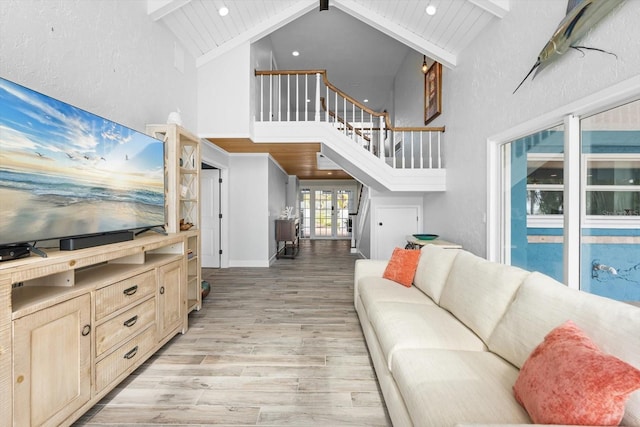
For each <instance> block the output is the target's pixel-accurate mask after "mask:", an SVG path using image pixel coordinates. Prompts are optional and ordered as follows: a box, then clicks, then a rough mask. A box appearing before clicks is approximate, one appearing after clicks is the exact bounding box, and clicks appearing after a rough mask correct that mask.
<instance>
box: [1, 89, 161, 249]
mask: <svg viewBox="0 0 640 427" xmlns="http://www.w3.org/2000/svg"><path fill="white" fill-rule="evenodd" d="M164 194H165V193H164V143H163V142H162V141H160V140H158V139H155V138H152V137H150V136H148V135H146V134H144V133H142V132H138V131H135V130H133V129H130V128H127V127H125V126H122V125H120V124H118V123H114V122H113V121H110V120H107V119H105V118H102V117H99V116H97V115H95V114H92V113H89V112H87V111H84V110H81V109H79V108H76V107H74V106H72V105H69V104H67V103H65V102H62V101H59V100H56V99H54V98H51V97H49V96H47V95H44V94H42V93H39V92H36V91H34V90H31V89H28V88H26V87H24V86H21V85H18V84H16V83H13V82H11V81H8V80H6V79H3V78H0V247H5V246H11V245H20V244H27V245H32V246H35V243H36V242H39V241H52V240H54V241H55V240H57V239H61V241H62V240H64V239H67V238H73V237H89V236H93V237H97V236H103V235H109V234H110V233H116V234H117V233H118V232H120V233H121V234H122V233H123V232H124V233H125V234H131V235H132V234H133V232H136V231H140V230H143V229H151V228H157V227H162V226H163V225H164V224H165V209H164ZM67 240H68V239H67ZM89 240H90V241H93V242H98V243H95V244H103V243H100V242H101V240H100V239H97V240H96V239H93V240H91V239H89ZM102 242H108V239H107V240H106V241H102ZM60 246H61V249H74V248H68V247H62V245H60Z"/></svg>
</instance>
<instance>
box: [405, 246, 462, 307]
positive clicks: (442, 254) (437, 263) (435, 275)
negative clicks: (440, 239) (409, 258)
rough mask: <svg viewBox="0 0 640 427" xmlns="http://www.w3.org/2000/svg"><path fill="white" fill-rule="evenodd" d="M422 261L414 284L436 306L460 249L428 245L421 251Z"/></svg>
mask: <svg viewBox="0 0 640 427" xmlns="http://www.w3.org/2000/svg"><path fill="white" fill-rule="evenodd" d="M420 251H421V253H422V254H421V255H420V261H418V268H417V269H416V277H414V279H413V284H414V285H416V287H417V288H419V289H420V290H421V291H422V292H424V293H425V294H427V295H429V296H430V297H431V299H432V300H433V301H435V303H436V304H438V303H439V302H440V294H441V293H442V288H444V284H445V282H446V281H447V277H449V271H450V270H451V266H452V265H453V260H454V259H455V258H456V256H457V255H458V253H459V252H460V249H445V248H442V247H440V246H436V245H431V244H427V245H424V246H423V248H422V249H421V250H420Z"/></svg>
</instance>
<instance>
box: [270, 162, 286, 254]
mask: <svg viewBox="0 0 640 427" xmlns="http://www.w3.org/2000/svg"><path fill="white" fill-rule="evenodd" d="M268 168H269V176H268V181H269V190H268V191H269V200H268V204H269V208H268V209H269V220H268V221H269V224H268V226H269V234H267V236H266V239H267V241H268V243H269V245H268V246H269V259H270V261H272V260H273V259H275V256H276V219H278V218H280V215H281V214H282V211H283V209H284V208H285V206H287V190H288V187H289V175H287V173H286V172H285V171H284V169H282V168H281V167H280V165H279V164H278V163H276V161H275V160H274V159H273V158H272V157H269V158H268Z"/></svg>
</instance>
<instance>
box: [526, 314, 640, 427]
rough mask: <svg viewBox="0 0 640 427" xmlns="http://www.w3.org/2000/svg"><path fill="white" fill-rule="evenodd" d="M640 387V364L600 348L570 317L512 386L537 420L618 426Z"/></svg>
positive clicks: (547, 422) (527, 364) (546, 342)
mask: <svg viewBox="0 0 640 427" xmlns="http://www.w3.org/2000/svg"><path fill="white" fill-rule="evenodd" d="M638 388H640V370H638V369H636V368H634V367H633V366H631V365H629V364H628V363H625V362H623V361H622V360H620V359H618V358H617V357H614V356H611V355H609V354H606V353H603V352H602V351H600V349H599V348H598V346H597V345H595V344H594V343H593V341H591V339H590V338H589V337H588V336H587V335H586V334H585V333H584V332H583V331H582V330H581V329H580V328H578V327H577V326H576V325H575V323H573V322H571V321H567V322H565V323H563V324H562V325H560V326H559V327H557V328H555V329H553V330H552V331H551V332H549V334H547V336H546V337H545V338H544V341H543V342H542V343H540V345H538V346H537V347H536V348H535V350H534V351H533V353H531V355H530V356H529V358H528V359H527V360H526V361H525V362H524V365H523V366H522V370H521V371H520V374H519V376H518V379H517V381H516V383H515V385H514V387H513V390H514V393H515V397H516V400H517V401H518V402H520V403H521V404H522V405H523V406H524V407H525V409H526V410H527V412H528V413H529V415H530V416H531V419H532V420H533V421H534V422H535V423H538V424H575V425H603V426H613V425H618V424H619V423H620V421H621V420H622V416H623V414H624V405H625V402H626V400H627V399H628V397H629V394H631V393H632V392H633V391H634V390H636V389H638Z"/></svg>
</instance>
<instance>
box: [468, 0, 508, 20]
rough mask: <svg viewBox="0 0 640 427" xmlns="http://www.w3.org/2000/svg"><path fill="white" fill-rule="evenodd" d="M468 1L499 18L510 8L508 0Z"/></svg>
mask: <svg viewBox="0 0 640 427" xmlns="http://www.w3.org/2000/svg"><path fill="white" fill-rule="evenodd" d="M469 2H470V3H473V4H475V5H476V6H478V7H479V8H482V9H484V10H486V11H487V12H489V13H491V14H493V15H495V16H497V17H498V18H501V19H502V18H504V16H505V15H506V14H507V12H509V8H510V6H509V0H469Z"/></svg>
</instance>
